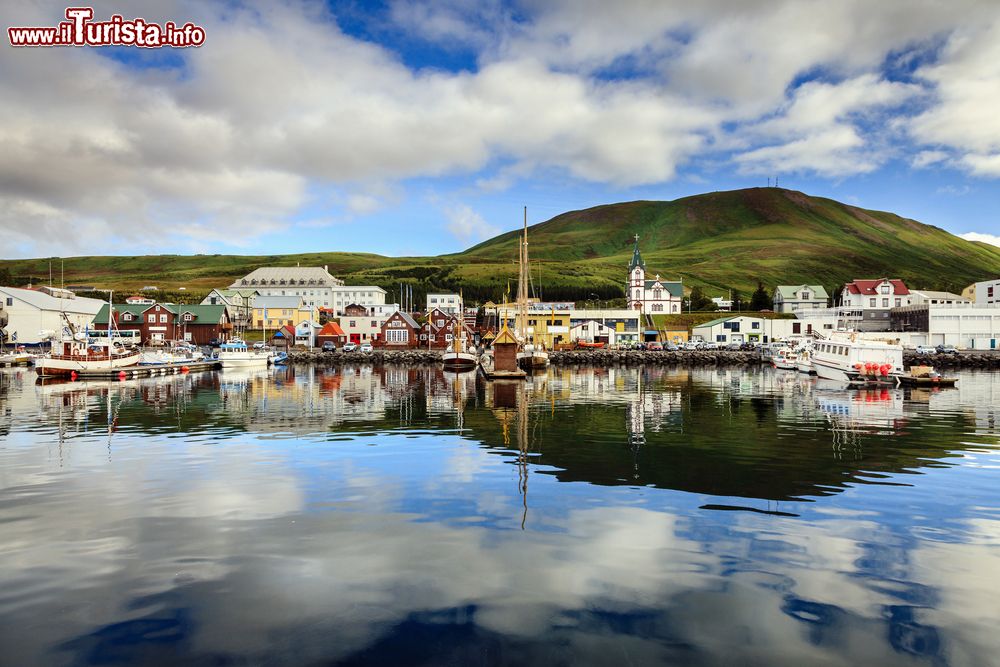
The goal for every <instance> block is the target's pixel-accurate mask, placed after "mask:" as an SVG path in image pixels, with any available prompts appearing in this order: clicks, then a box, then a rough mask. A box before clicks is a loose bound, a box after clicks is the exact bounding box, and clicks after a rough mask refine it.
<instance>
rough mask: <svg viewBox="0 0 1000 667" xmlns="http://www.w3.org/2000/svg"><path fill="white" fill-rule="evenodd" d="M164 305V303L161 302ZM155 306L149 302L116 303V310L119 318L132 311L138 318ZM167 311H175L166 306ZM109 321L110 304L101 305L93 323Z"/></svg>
mask: <svg viewBox="0 0 1000 667" xmlns="http://www.w3.org/2000/svg"><path fill="white" fill-rule="evenodd" d="M154 305H155V304H154ZM161 305H162V304H161ZM152 307H153V306H151V305H149V304H148V303H116V304H115V312H116V313H118V319H119V320H121V317H122V315H124V314H125V313H131V314H132V315H133V316H134V317H135V318H136V319H141V318H142V314H143V313H144V312H146V311H147V310H149V309H150V308H152ZM164 308H165V309H166V310H167V312H170V313H172V312H174V311H173V310H171V309H170V307H169V306H164ZM107 323H108V304H104V305H103V306H101V309H100V310H99V311H97V314H96V315H94V319H93V322H92V324H95V325H96V324H105V325H106V324H107Z"/></svg>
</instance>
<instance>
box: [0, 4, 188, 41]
mask: <svg viewBox="0 0 1000 667" xmlns="http://www.w3.org/2000/svg"><path fill="white" fill-rule="evenodd" d="M93 18H94V10H93V8H92V7H67V8H66V19H67V20H66V21H60V22H59V25H57V26H50V27H36V28H14V27H12V28H7V37H8V38H9V39H10V45H11V46H141V47H143V48H147V49H156V48H160V47H162V46H171V47H177V48H184V47H188V46H201V45H202V44H204V43H205V29H204V28H202V27H201V26H197V25H195V24H193V23H191V22H188V23H185V24H184V25H182V26H178V25H177V24H176V23H174V22H173V21H167V22H166V23H165V24H163V25H160V24H158V23H148V22H146V20H145V19H141V18H134V19H131V20H126V19H124V18H122V17H121V15H119V14H115V15H114V16H112V17H111V19H110V20H108V21H92V20H91V19H93Z"/></svg>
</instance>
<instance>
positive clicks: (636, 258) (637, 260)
mask: <svg viewBox="0 0 1000 667" xmlns="http://www.w3.org/2000/svg"><path fill="white" fill-rule="evenodd" d="M637 266H638V267H639V268H641V269H642V270H643V272H645V271H646V262H644V261H642V255H641V254H639V235H638V234H636V235H635V248H634V249H633V250H632V263H631V264H629V265H628V270H629V273H631V272H632V271H634V270H635V267H637Z"/></svg>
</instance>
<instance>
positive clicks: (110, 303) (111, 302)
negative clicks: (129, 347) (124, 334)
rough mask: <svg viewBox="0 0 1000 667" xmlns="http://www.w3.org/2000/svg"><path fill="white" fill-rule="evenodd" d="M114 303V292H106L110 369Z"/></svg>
mask: <svg viewBox="0 0 1000 667" xmlns="http://www.w3.org/2000/svg"><path fill="white" fill-rule="evenodd" d="M114 302H115V292H114V290H111V291H109V292H108V368H111V367H112V366H114V362H112V361H111V350H112V347H111V323H112V322H113V321H114V318H115V307H114ZM143 317H145V316H143ZM110 402H111V390H110V389H108V404H109V405H110Z"/></svg>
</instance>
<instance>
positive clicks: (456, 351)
mask: <svg viewBox="0 0 1000 667" xmlns="http://www.w3.org/2000/svg"><path fill="white" fill-rule="evenodd" d="M458 312H459V313H460V314H461V313H463V312H465V311H464V309H463V308H462V302H461V300H459V302H458ZM478 362H479V358H478V357H477V356H476V355H475V354H472V353H471V352H469V350H468V343H467V341H466V338H465V327H463V326H462V323H461V321H460V320H459V318H458V317H456V318H455V327H454V329H453V330H452V334H451V345H449V346H448V349H447V350H445V352H444V356H443V357H441V363H442V364H443V365H444V368H445V370H448V371H467V370H472V369H474V368H475V367H476V364H477V363H478Z"/></svg>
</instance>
